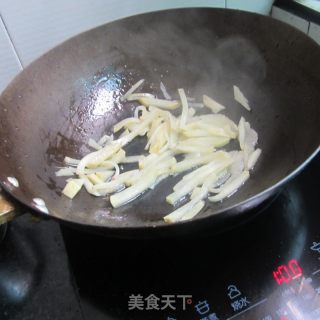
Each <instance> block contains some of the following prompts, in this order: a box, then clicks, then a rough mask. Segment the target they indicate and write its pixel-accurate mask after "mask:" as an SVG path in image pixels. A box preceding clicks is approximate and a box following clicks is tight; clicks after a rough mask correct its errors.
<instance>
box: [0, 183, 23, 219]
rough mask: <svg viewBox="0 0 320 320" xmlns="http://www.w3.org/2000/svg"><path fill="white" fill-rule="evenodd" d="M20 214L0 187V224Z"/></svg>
mask: <svg viewBox="0 0 320 320" xmlns="http://www.w3.org/2000/svg"><path fill="white" fill-rule="evenodd" d="M20 214H21V211H20V210H19V208H18V207H17V206H16V205H15V204H14V202H13V201H11V200H10V199H9V197H8V196H6V195H5V194H4V192H3V191H2V190H1V188H0V225H2V224H5V223H7V222H9V221H11V220H13V219H14V218H15V217H17V216H18V215H20Z"/></svg>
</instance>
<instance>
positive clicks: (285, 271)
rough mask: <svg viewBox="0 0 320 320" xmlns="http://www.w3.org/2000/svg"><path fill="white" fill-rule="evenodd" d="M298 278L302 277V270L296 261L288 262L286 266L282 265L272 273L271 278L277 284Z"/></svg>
mask: <svg viewBox="0 0 320 320" xmlns="http://www.w3.org/2000/svg"><path fill="white" fill-rule="evenodd" d="M300 276H302V269H301V268H300V266H299V264H298V262H297V260H290V261H289V262H288V264H287V265H285V264H282V265H281V266H279V267H278V268H277V270H275V271H273V277H274V279H275V280H276V281H277V283H278V284H281V283H289V282H291V281H292V280H294V279H296V278H299V277H300Z"/></svg>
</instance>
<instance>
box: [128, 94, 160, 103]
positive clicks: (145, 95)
mask: <svg viewBox="0 0 320 320" xmlns="http://www.w3.org/2000/svg"><path fill="white" fill-rule="evenodd" d="M141 98H155V96H154V95H153V94H150V93H132V94H130V96H128V97H127V100H128V101H135V100H139V99H141Z"/></svg>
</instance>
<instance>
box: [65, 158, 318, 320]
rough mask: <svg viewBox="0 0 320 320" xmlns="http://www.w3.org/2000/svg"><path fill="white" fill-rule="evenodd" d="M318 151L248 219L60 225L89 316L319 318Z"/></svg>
mask: <svg viewBox="0 0 320 320" xmlns="http://www.w3.org/2000/svg"><path fill="white" fill-rule="evenodd" d="M319 190H320V157H319V156H318V157H317V158H316V159H315V160H313V161H312V163H311V164H310V166H308V167H307V168H306V169H305V171H304V172H303V173H302V174H301V175H299V176H298V177H297V178H295V179H294V180H292V181H291V182H290V183H289V184H288V185H287V186H286V187H285V188H283V189H282V190H281V192H280V193H279V194H278V195H277V196H276V197H274V198H273V199H272V200H271V201H270V202H269V203H268V205H266V207H265V209H264V210H263V211H262V212H261V213H260V214H259V215H257V216H255V217H254V218H252V219H251V220H250V221H247V222H246V223H244V224H242V225H238V226H236V227H235V228H233V229H230V230H228V231H225V232H222V233H221V234H213V233H210V232H208V231H206V232H199V231H197V232H196V233H192V234H190V235H188V236H183V237H181V236H179V237H170V238H166V237H163V238H161V239H150V238H146V239H139V240H137V239H114V238H105V237H101V236H95V235H91V234H90V235H89V234H85V233H80V232H79V231H76V230H73V229H69V228H66V227H63V228H62V233H63V236H64V240H65V244H66V248H67V253H68V256H69V261H70V264H71V270H72V273H73V276H74V277H75V282H76V285H77V287H78V288H79V295H80V304H81V307H82V312H83V317H84V319H95V320H100V319H166V320H174V319H176V320H181V319H183V320H185V319H195V320H204V319H205V320H216V319H221V320H222V319H225V320H227V319H257V320H274V319H280V320H289V319H297V320H300V319H304V320H307V319H310V320H313V319H320V205H319V195H320V194H319Z"/></svg>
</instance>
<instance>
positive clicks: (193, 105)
mask: <svg viewBox="0 0 320 320" xmlns="http://www.w3.org/2000/svg"><path fill="white" fill-rule="evenodd" d="M187 100H188V98H187ZM188 104H189V107H190V108H196V109H197V108H203V107H204V104H203V103H200V102H190V101H189V100H188Z"/></svg>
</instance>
